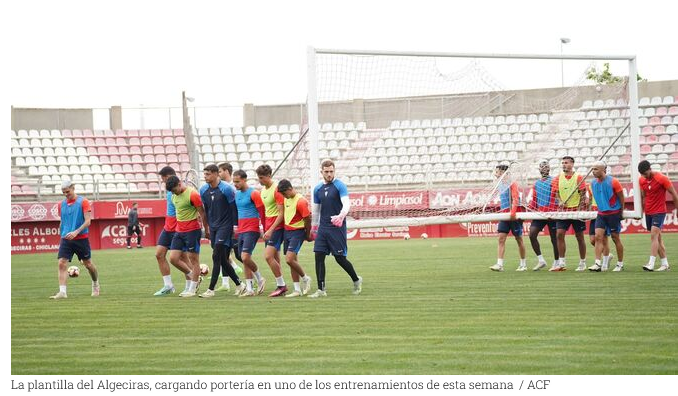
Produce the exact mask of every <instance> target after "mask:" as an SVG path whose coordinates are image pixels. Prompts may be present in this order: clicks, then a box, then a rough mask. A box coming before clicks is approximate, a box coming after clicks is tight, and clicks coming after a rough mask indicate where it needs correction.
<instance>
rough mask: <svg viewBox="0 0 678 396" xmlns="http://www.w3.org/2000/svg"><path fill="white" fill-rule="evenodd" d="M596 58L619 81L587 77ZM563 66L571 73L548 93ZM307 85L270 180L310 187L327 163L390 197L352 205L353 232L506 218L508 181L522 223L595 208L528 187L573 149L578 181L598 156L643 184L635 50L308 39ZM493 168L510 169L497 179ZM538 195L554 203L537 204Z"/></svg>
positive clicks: (554, 173) (553, 173)
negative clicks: (296, 130)
mask: <svg viewBox="0 0 678 396" xmlns="http://www.w3.org/2000/svg"><path fill="white" fill-rule="evenodd" d="M596 62H606V63H610V64H611V65H612V69H613V70H614V71H616V72H617V73H618V74H619V73H620V72H619V71H620V70H621V71H622V72H621V73H622V74H623V75H624V74H626V75H627V76H626V77H624V76H623V77H622V78H620V79H619V82H618V83H614V84H609V85H604V86H600V85H597V86H596V85H592V84H588V85H587V81H586V77H585V76H586V73H587V72H588V71H589V70H590V68H591V67H593V66H596V65H597V63H596ZM565 66H567V68H565ZM565 70H567V74H568V76H575V77H574V78H573V79H572V80H573V81H572V82H571V83H570V84H568V85H569V86H568V87H567V88H564V87H563V88H552V86H553V85H557V84H553V82H554V81H557V80H560V77H562V76H563V75H564V72H565ZM554 77H558V78H554ZM308 85H309V91H308V101H307V125H305V128H304V130H307V131H308V132H307V133H305V134H302V137H301V139H300V141H299V142H298V144H297V145H296V146H295V149H294V150H293V151H292V152H291V153H290V155H289V156H288V158H287V160H286V161H285V162H284V163H283V164H282V165H281V166H280V169H279V170H278V172H277V174H276V177H277V178H283V177H285V178H289V179H290V180H292V182H293V184H295V186H296V187H297V188H299V189H300V191H301V192H304V193H306V194H309V193H310V191H311V188H312V186H313V185H314V184H316V183H317V182H319V181H320V173H319V163H320V161H321V160H323V159H325V158H330V159H332V160H333V161H334V162H335V163H336V172H337V177H339V178H341V179H342V180H343V181H344V182H345V183H346V184H348V186H349V191H351V193H352V195H356V194H361V192H366V193H369V194H372V195H370V198H372V197H382V196H386V195H388V196H389V197H391V198H389V199H390V201H388V202H392V204H390V205H389V204H374V205H362V206H359V205H356V206H355V208H354V209H352V210H351V212H350V214H349V227H354V228H366V227H385V226H401V225H408V226H415V225H427V224H444V223H460V222H485V221H497V220H508V218H509V213H506V212H507V211H506V210H505V209H503V208H502V195H503V196H504V198H506V194H507V189H508V188H509V187H510V186H511V185H515V187H517V194H518V200H519V202H520V206H521V211H520V212H519V213H518V214H517V216H518V218H522V219H540V218H554V219H559V218H592V217H595V212H593V211H591V210H590V207H589V206H588V205H586V202H585V200H586V197H580V196H579V194H578V193H575V194H569V195H567V196H565V195H563V194H562V193H561V194H558V195H557V196H555V195H554V194H555V193H554V192H553V191H551V190H549V191H542V190H540V189H541V188H549V189H550V184H548V183H537V185H536V187H535V182H536V181H537V180H538V179H540V178H541V177H542V175H540V164H542V168H541V169H544V167H543V164H544V162H546V163H547V164H548V165H549V167H550V172H548V173H547V175H548V176H550V177H552V178H557V177H558V174H559V173H560V169H561V159H562V158H563V157H565V156H571V157H573V158H574V171H576V172H577V173H578V174H580V175H581V176H582V177H583V181H582V183H581V184H580V186H578V187H580V188H581V189H584V188H585V184H586V183H588V182H589V181H590V178H591V175H590V174H589V171H590V168H591V166H592V165H593V163H594V162H596V161H598V160H603V161H605V162H606V163H607V165H608V173H609V174H611V175H613V176H615V177H617V178H619V179H621V180H622V181H626V182H632V183H633V185H634V189H635V191H638V189H637V187H638V186H637V180H638V175H637V164H638V162H639V160H640V149H639V148H640V145H639V128H638V93H637V82H636V70H635V57H634V56H584V55H562V56H561V55H510V54H448V53H416V52H387V51H344V50H321V49H314V48H309V51H308ZM549 87H550V88H549ZM498 165H504V166H505V167H507V170H506V171H505V172H503V174H502V175H501V176H500V177H496V176H495V170H496V169H497V166H498ZM500 173H501V172H500ZM547 185H548V186H549V187H544V186H547ZM561 190H562V189H561ZM380 194H381V195H380ZM408 197H410V198H411V197H420V198H419V199H418V200H417V202H412V201H413V200H412V199H410V200H409V201H408ZM533 197H538V198H539V202H540V203H541V204H544V203H545V201H546V200H547V201H549V205H548V206H547V207H546V208H545V207H537V206H535V205H534V204H533ZM373 199H374V198H373ZM380 199H381V198H380ZM579 200H581V202H578V201H579ZM542 201H544V202H542ZM504 206H505V205H504ZM639 211H640V203H639V197H638V196H637V195H634V210H633V211H627V212H625V217H640V213H639Z"/></svg>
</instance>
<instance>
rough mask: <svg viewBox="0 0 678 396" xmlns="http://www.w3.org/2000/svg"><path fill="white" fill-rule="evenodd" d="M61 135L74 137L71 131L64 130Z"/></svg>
mask: <svg viewBox="0 0 678 396" xmlns="http://www.w3.org/2000/svg"><path fill="white" fill-rule="evenodd" d="M61 135H62V136H63V137H73V132H71V130H70V129H63V130H62V131H61Z"/></svg>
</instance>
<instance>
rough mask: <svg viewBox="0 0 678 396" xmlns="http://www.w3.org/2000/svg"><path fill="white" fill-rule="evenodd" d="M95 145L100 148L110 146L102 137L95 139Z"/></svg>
mask: <svg viewBox="0 0 678 396" xmlns="http://www.w3.org/2000/svg"><path fill="white" fill-rule="evenodd" d="M94 144H96V145H97V146H99V147H101V146H109V145H108V144H106V139H104V138H102V137H98V138H94Z"/></svg>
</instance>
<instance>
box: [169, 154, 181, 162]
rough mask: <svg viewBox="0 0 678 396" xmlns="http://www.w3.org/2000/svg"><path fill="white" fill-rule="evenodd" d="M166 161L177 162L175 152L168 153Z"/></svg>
mask: <svg viewBox="0 0 678 396" xmlns="http://www.w3.org/2000/svg"><path fill="white" fill-rule="evenodd" d="M167 162H179V159H178V158H177V155H176V154H168V155H167Z"/></svg>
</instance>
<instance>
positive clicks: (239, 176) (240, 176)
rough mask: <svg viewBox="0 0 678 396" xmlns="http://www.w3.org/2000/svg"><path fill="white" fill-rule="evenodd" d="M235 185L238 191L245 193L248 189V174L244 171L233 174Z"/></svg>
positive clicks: (239, 170) (240, 170)
mask: <svg viewBox="0 0 678 396" xmlns="http://www.w3.org/2000/svg"><path fill="white" fill-rule="evenodd" d="M233 185H234V186H235V188H236V189H238V190H240V191H245V190H246V189H247V172H245V171H244V170H242V169H238V170H237V171H235V172H233Z"/></svg>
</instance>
